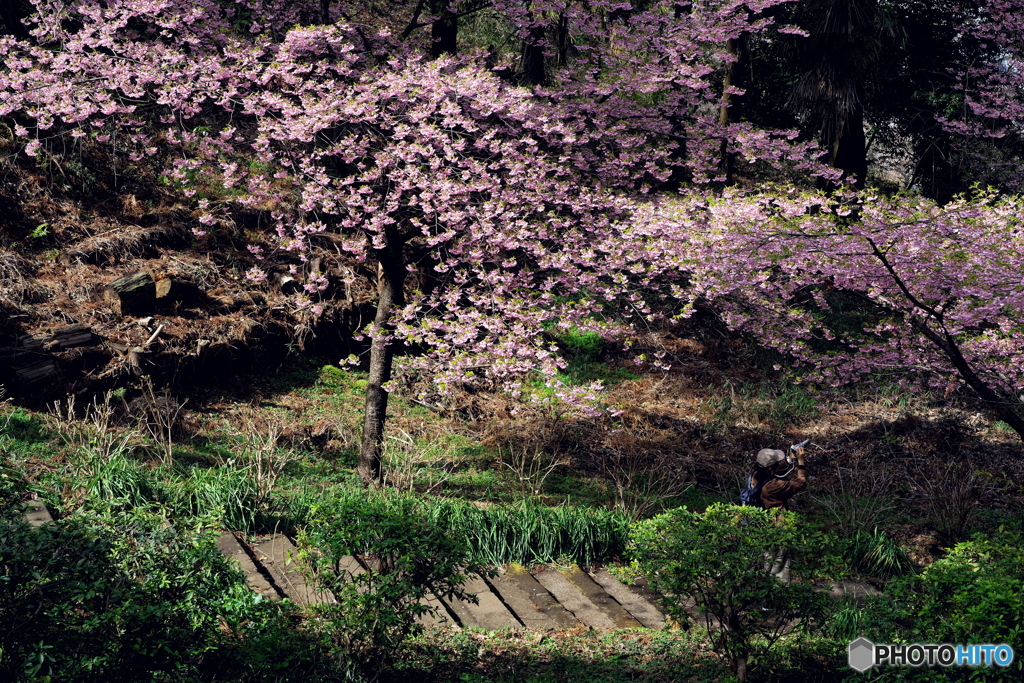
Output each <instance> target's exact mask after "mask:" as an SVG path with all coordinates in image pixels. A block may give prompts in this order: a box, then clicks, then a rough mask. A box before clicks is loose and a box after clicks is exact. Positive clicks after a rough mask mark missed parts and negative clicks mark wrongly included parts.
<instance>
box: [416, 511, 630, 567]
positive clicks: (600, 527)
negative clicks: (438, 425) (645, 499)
mask: <svg viewBox="0 0 1024 683" xmlns="http://www.w3.org/2000/svg"><path fill="white" fill-rule="evenodd" d="M427 515H428V518H429V519H431V520H432V521H433V522H434V523H436V524H438V525H440V526H443V527H445V528H447V529H448V530H449V532H450V533H452V534H453V535H456V534H457V535H460V536H463V537H465V538H466V539H467V541H468V542H469V544H470V547H471V548H472V549H473V551H474V553H475V554H476V555H477V556H478V557H480V558H481V559H483V560H484V561H486V562H489V563H491V564H494V565H497V566H501V565H503V564H507V563H511V562H515V563H518V564H523V565H529V564H535V563H549V562H555V561H558V560H561V561H566V560H567V561H571V562H574V563H576V564H581V565H591V564H597V563H599V562H603V561H606V560H609V559H611V558H612V557H615V556H618V555H621V554H622V552H623V551H624V550H625V547H626V543H627V542H628V535H629V519H628V517H626V516H625V515H623V514H622V513H621V512H618V511H616V510H606V509H588V508H580V507H574V506H569V505H562V506H559V507H546V506H543V505H541V504H539V503H536V502H534V501H532V500H530V499H525V500H523V501H522V502H520V503H516V504H512V505H494V506H491V507H488V508H479V507H476V506H474V505H472V504H469V503H465V502H462V501H453V500H433V501H430V502H429V503H427Z"/></svg>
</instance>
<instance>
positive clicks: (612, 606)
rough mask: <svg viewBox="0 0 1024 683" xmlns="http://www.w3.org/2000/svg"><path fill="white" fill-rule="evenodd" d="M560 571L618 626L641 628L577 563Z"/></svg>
mask: <svg viewBox="0 0 1024 683" xmlns="http://www.w3.org/2000/svg"><path fill="white" fill-rule="evenodd" d="M558 571H559V573H561V574H562V576H564V577H565V578H567V579H569V581H570V582H571V583H572V585H574V586H576V587H577V588H578V589H579V590H580V592H581V593H583V595H585V596H586V597H587V599H588V600H590V601H591V602H592V603H594V605H595V606H596V607H597V608H598V609H599V610H601V611H602V612H604V613H605V614H606V615H607V616H608V617H609V618H610V619H611V620H612V621H613V622H614V623H615V626H616V628H641V626H642V624H641V623H640V622H639V621H637V620H636V619H635V618H633V615H631V614H630V613H629V611H628V610H626V609H625V608H624V607H623V606H622V605H621V604H620V603H619V601H618V600H616V599H615V597H614V596H612V595H611V594H609V592H608V591H607V590H605V589H604V587H603V586H601V585H600V584H598V583H597V582H596V581H594V579H593V578H591V576H590V575H589V574H587V573H586V572H585V571H583V570H582V569H580V568H579V567H577V566H576V565H572V566H571V567H569V568H568V569H560V570H558ZM609 578H611V577H609ZM620 585H621V584H620ZM623 588H625V587H624V586H623Z"/></svg>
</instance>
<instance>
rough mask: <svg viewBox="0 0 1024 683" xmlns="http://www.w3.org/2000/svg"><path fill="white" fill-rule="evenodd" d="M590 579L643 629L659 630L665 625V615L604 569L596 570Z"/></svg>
mask: <svg viewBox="0 0 1024 683" xmlns="http://www.w3.org/2000/svg"><path fill="white" fill-rule="evenodd" d="M591 577H592V578H593V579H594V581H595V582H597V584H598V585H599V586H601V588H603V589H604V590H605V591H607V592H608V594H609V595H611V596H612V597H613V598H615V600H616V601H618V603H619V604H620V605H622V607H623V608H625V610H626V611H627V612H629V613H630V614H631V615H632V616H633V618H634V619H636V620H637V621H639V622H640V623H641V624H642V625H644V626H645V627H647V628H661V627H662V626H664V625H665V615H663V614H662V613H661V610H659V609H658V608H657V607H656V606H655V605H654V604H652V603H651V601H650V600H649V599H647V598H646V597H644V596H642V595H641V594H640V593H639V592H638V591H635V590H633V589H632V587H630V586H627V585H625V584H623V583H622V582H620V581H619V580H618V579H616V578H615V577H614V576H612V575H611V574H609V573H608V571H607V570H606V569H603V568H602V569H598V570H597V571H596V572H594V573H593V574H591Z"/></svg>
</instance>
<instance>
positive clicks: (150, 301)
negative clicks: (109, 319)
mask: <svg viewBox="0 0 1024 683" xmlns="http://www.w3.org/2000/svg"><path fill="white" fill-rule="evenodd" d="M103 300H104V301H106V302H107V305H109V306H110V307H111V308H113V309H114V311H115V312H116V313H118V314H119V315H134V314H139V313H149V312H150V311H151V310H152V309H153V307H154V306H155V305H156V282H155V281H154V280H153V276H152V275H150V274H149V273H147V272H146V271H140V272H138V273H134V274H132V275H125V276H124V277H119V278H117V279H116V280H114V281H113V282H111V283H110V284H109V285H107V288H106V289H105V290H104V291H103Z"/></svg>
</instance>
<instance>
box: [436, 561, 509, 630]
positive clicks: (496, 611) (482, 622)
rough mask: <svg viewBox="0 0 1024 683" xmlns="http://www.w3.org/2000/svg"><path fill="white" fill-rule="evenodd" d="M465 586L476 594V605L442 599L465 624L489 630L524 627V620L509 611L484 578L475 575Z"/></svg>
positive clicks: (471, 593) (467, 590) (465, 588)
mask: <svg viewBox="0 0 1024 683" xmlns="http://www.w3.org/2000/svg"><path fill="white" fill-rule="evenodd" d="M463 588H464V590H465V591H466V592H467V593H469V594H470V595H475V596H476V598H477V600H478V603H477V604H475V605H474V604H473V603H471V602H469V601H467V600H448V599H445V598H442V600H441V601H442V602H444V603H445V604H446V605H447V606H448V607H449V608H451V610H452V612H454V613H455V615H456V616H457V617H458V618H459V622H460V623H461V624H462V625H463V626H471V627H473V628H482V629H486V630H488V631H496V630H499V629H519V628H522V626H523V624H522V622H520V621H519V620H518V619H517V618H516V617H515V615H514V614H512V612H510V611H509V609H508V607H506V606H505V603H504V602H502V600H501V598H500V597H499V596H498V595H495V593H494V592H493V591H492V590H491V587H490V586H488V585H487V583H486V582H485V581H484V580H483V579H482V578H480V577H479V576H476V575H473V576H472V577H470V579H469V580H468V581H466V583H464V584H463Z"/></svg>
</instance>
